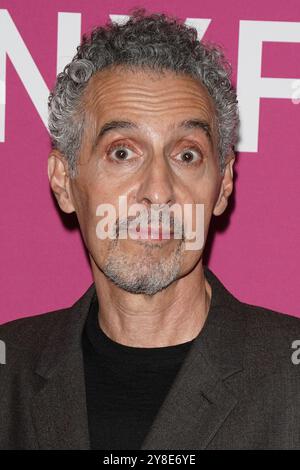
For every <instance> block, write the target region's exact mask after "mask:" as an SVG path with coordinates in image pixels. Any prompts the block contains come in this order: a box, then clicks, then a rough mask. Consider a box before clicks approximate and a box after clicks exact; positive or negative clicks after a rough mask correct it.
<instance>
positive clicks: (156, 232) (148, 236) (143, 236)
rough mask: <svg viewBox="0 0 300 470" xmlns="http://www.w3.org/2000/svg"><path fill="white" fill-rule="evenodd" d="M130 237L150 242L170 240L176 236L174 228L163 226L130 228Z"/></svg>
mask: <svg viewBox="0 0 300 470" xmlns="http://www.w3.org/2000/svg"><path fill="white" fill-rule="evenodd" d="M128 233H129V237H130V238H132V239H134V240H147V241H149V242H155V241H168V240H171V239H173V238H174V230H173V229H171V228H170V229H169V230H167V229H165V228H163V227H161V226H160V227H159V228H158V229H157V227H151V226H148V227H140V229H139V230H133V229H130V228H129V229H128Z"/></svg>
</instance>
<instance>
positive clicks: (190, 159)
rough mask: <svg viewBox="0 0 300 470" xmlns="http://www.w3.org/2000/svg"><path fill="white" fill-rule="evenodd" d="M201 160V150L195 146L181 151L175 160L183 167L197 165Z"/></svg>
mask: <svg viewBox="0 0 300 470" xmlns="http://www.w3.org/2000/svg"><path fill="white" fill-rule="evenodd" d="M202 158H203V154H202V152H201V150H200V149H199V148H198V147H196V146H192V147H188V148H185V149H184V150H182V152H180V153H179V154H178V155H177V156H176V158H175V160H177V161H179V162H180V163H182V164H184V165H191V164H195V163H199V162H200V161H201V160H202Z"/></svg>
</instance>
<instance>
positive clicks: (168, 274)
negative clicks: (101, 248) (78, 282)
mask: <svg viewBox="0 0 300 470" xmlns="http://www.w3.org/2000/svg"><path fill="white" fill-rule="evenodd" d="M118 241H119V240H118V239H116V240H114V241H113V243H112V246H111V248H110V250H109V254H108V257H107V260H106V263H105V265H104V267H103V268H102V271H103V273H104V274H105V275H106V276H107V277H108V278H109V279H110V280H111V281H112V282H113V283H114V284H116V285H117V286H119V287H120V288H121V289H124V290H125V291H127V292H131V293H133V294H146V295H154V294H156V293H157V292H160V291H161V290H163V289H165V288H166V287H168V286H169V285H170V284H171V283H172V282H173V281H175V280H176V279H177V278H178V275H179V272H180V267H181V258H182V252H183V249H184V241H183V240H178V245H177V247H176V249H175V250H174V252H173V253H171V254H170V255H169V256H168V257H167V258H165V257H159V256H158V253H157V251H156V250H162V249H163V248H162V247H161V245H160V244H153V245H152V244H145V246H144V250H145V253H144V255H143V256H140V257H134V256H130V255H128V254H126V253H123V252H122V251H121V250H120V247H119V243H118Z"/></svg>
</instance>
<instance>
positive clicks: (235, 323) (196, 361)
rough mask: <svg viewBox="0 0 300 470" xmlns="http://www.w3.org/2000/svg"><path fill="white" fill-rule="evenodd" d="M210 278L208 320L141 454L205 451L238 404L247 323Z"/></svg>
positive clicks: (150, 431)
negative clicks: (234, 382)
mask: <svg viewBox="0 0 300 470" xmlns="http://www.w3.org/2000/svg"><path fill="white" fill-rule="evenodd" d="M206 274H208V275H207V277H208V280H209V281H210V285H211V286H212V290H213V297H212V301H211V307H210V311H209V314H208V318H207V320H206V323H205V325H204V327H203V329H202V331H201V332H200V334H199V336H198V337H197V338H196V339H195V341H194V343H193V345H192V348H191V349H190V351H189V354H188V356H187V357H186V358H185V361H184V363H183V365H182V367H181V369H180V370H179V373H178V375H177V376H176V379H175V381H174V383H173V384H172V386H171V388H170V390H169V393H168V394H167V396H166V399H165V400H164V402H163V404H162V406H161V408H160V410H159V412H158V414H157V415H156V418H155V420H154V422H153V423H152V426H151V428H150V430H149V432H148V434H147V436H146V438H145V440H144V442H143V445H142V449H161V450H162V449H166V450H168V449H169V450H172V449H188V450H192V449H194V450H197V449H205V448H206V447H207V446H208V445H209V443H210V442H211V441H212V439H213V437H214V436H215V434H216V433H217V431H218V429H219V428H220V427H221V426H222V424H223V423H224V421H225V419H226V418H227V417H228V416H229V414H230V413H231V412H232V411H233V409H234V408H235V406H236V404H237V403H238V399H237V396H236V394H235V393H234V387H233V386H231V384H230V381H231V378H233V376H235V375H236V374H237V373H239V372H241V371H242V370H243V351H244V332H245V324H244V323H245V320H244V318H243V317H242V316H241V315H239V314H238V313H237V312H235V311H234V310H232V309H231V308H230V307H229V305H228V301H229V300H230V297H231V295H230V293H229V292H228V291H227V290H226V289H225V288H224V286H223V285H222V284H221V283H220V281H219V280H218V279H217V278H216V277H215V276H214V275H213V274H212V273H211V272H210V271H209V272H208V270H207V268H206ZM231 298H233V297H231Z"/></svg>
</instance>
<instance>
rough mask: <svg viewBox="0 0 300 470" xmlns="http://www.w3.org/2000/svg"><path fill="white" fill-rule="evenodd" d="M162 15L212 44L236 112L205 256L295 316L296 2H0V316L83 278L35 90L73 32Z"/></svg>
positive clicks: (61, 61) (63, 59) (241, 289)
mask: <svg viewBox="0 0 300 470" xmlns="http://www.w3.org/2000/svg"><path fill="white" fill-rule="evenodd" d="M134 6H144V7H145V8H147V9H148V10H149V12H160V11H163V12H166V13H171V14H175V15H177V16H179V17H180V18H182V19H184V20H185V21H186V22H187V23H188V24H191V25H193V26H195V27H196V28H197V30H198V35H199V37H203V38H204V39H209V40H211V41H214V42H217V43H219V44H221V45H222V46H223V47H224V48H225V52H226V54H227V56H228V57H229V60H230V62H231V63H232V66H233V79H234V83H235V84H236V85H237V88H238V96H239V103H240V111H241V123H242V125H241V138H240V142H239V148H238V150H239V154H238V158H237V162H236V164H235V191H234V194H233V197H232V200H231V203H230V207H229V209H228V211H227V214H226V215H224V217H222V218H220V220H217V218H216V220H215V223H214V226H213V230H212V236H211V241H210V243H209V246H208V250H207V254H206V262H207V264H208V265H209V266H210V267H211V269H212V270H213V271H214V272H215V273H216V274H217V276H218V277H219V278H220V279H221V281H222V282H223V283H224V284H225V285H226V286H227V288H228V289H229V290H230V291H231V292H232V293H233V294H234V295H236V296H237V297H238V298H239V299H240V300H242V301H245V302H248V303H251V304H256V305H261V306H264V307H268V308H271V309H274V310H278V311H282V312H284V313H289V314H291V315H295V316H300V309H299V291H300V285H299V264H300V251H299V242H300V2H299V0H285V1H284V2H282V1H280V0H268V1H267V0H253V1H251V2H242V1H238V0H226V1H222V0H184V1H183V0H173V1H165V0H151V1H146V0H145V1H144V0H143V1H138V2H137V1H136V0H134V1H131V0H112V1H110V0H93V1H90V0H51V1H50V0H26V1H23V0H8V1H5V0H0V165H1V184H0V201H1V216H0V221H1V231H0V237H1V243H0V250H1V278H0V286H1V295H0V323H4V322H6V321H9V320H12V319H15V318H19V317H23V316H29V315H35V314H38V313H43V312H46V311H49V310H54V309H58V308H63V307H66V306H69V305H71V304H72V303H73V302H74V301H75V300H76V299H77V298H78V297H79V296H81V295H82V294H83V292H84V291H85V290H86V289H87V287H88V286H89V285H90V284H91V282H92V276H91V271H90V267H89V263H88V258H87V256H86V253H85V251H84V248H83V243H82V240H81V237H80V233H79V230H78V227H77V226H76V223H75V222H74V217H68V216H63V215H62V214H60V213H59V210H58V208H57V205H56V204H55V200H54V198H53V196H52V194H51V191H50V187H49V183H48V177H47V157H48V153H49V149H50V143H49V134H48V131H47V128H46V121H47V97H48V93H49V89H50V88H51V87H52V86H53V84H54V81H55V77H56V74H57V73H58V72H59V71H61V70H62V68H63V67H64V65H65V64H66V63H67V62H68V61H69V60H70V59H71V57H72V56H73V55H74V53H75V48H76V46H77V45H78V43H79V41H80V36H81V34H82V33H83V32H86V31H88V30H90V29H91V28H92V27H94V26H96V25H98V24H101V23H104V22H106V20H107V19H108V17H109V16H110V17H111V18H112V19H115V20H116V21H119V20H122V19H123V18H124V15H125V16H126V15H128V13H129V10H130V8H132V7H134Z"/></svg>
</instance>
